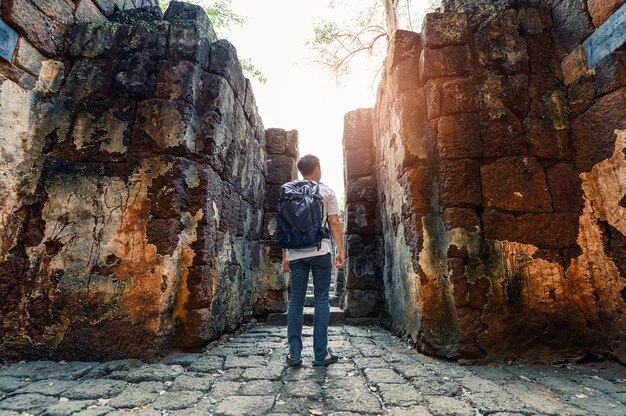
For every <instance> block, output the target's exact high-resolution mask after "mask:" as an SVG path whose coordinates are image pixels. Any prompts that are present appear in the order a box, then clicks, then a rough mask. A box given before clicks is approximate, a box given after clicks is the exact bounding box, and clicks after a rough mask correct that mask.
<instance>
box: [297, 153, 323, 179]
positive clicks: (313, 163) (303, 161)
mask: <svg viewBox="0 0 626 416" xmlns="http://www.w3.org/2000/svg"><path fill="white" fill-rule="evenodd" d="M319 167H320V159H319V158H318V157H317V156H315V155H304V156H302V157H301V158H300V159H299V160H298V170H299V171H300V173H301V174H302V176H309V175H310V174H312V173H313V171H314V170H315V168H319Z"/></svg>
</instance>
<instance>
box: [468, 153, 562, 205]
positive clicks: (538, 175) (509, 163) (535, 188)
mask: <svg viewBox="0 0 626 416" xmlns="http://www.w3.org/2000/svg"><path fill="white" fill-rule="evenodd" d="M480 176H481V178H482V193H483V205H484V206H485V207H491V208H497V209H501V210H504V211H510V212H550V211H552V200H551V198H550V192H549V191H548V184H547V181H546V175H545V173H544V171H543V167H542V166H541V164H539V162H538V161H537V160H536V159H534V158H529V157H507V158H503V159H499V160H497V161H495V162H493V163H490V164H488V165H483V166H481V168H480Z"/></svg>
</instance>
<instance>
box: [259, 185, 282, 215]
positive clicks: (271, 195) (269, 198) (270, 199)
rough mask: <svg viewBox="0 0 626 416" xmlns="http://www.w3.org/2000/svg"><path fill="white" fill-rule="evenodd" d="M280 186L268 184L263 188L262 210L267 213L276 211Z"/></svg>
mask: <svg viewBox="0 0 626 416" xmlns="http://www.w3.org/2000/svg"><path fill="white" fill-rule="evenodd" d="M280 187H281V185H272V184H268V185H266V187H265V199H264V200H263V209H264V210H265V211H267V212H274V211H276V205H277V204H278V200H279V199H280Z"/></svg>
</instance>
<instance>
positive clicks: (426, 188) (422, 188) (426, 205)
mask: <svg viewBox="0 0 626 416" xmlns="http://www.w3.org/2000/svg"><path fill="white" fill-rule="evenodd" d="M398 182H399V183H400V185H401V186H402V188H403V189H404V192H405V195H406V201H407V204H408V206H406V207H403V211H405V213H407V214H410V213H426V212H430V210H431V208H432V177H431V170H430V169H429V168H428V166H426V165H424V164H420V165H418V166H415V167H414V168H410V169H408V170H407V171H406V172H404V173H403V174H402V176H400V178H398Z"/></svg>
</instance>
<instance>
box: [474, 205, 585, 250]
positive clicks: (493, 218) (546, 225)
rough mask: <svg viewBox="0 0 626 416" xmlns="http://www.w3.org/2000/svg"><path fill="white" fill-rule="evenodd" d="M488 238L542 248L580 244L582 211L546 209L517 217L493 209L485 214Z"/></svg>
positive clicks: (557, 247)
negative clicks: (579, 217)
mask: <svg viewBox="0 0 626 416" xmlns="http://www.w3.org/2000/svg"><path fill="white" fill-rule="evenodd" d="M482 223H483V232H484V235H485V238H486V239H489V240H498V241H514V242H518V243H523V244H531V245H533V246H535V247H538V248H545V249H559V248H567V247H576V246H577V242H576V239H577V237H578V214H576V213H546V214H526V215H522V216H519V217H515V216H513V215H511V214H504V213H500V212H497V211H493V210H486V211H485V212H484V213H483V214H482Z"/></svg>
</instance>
